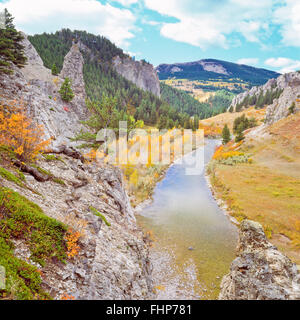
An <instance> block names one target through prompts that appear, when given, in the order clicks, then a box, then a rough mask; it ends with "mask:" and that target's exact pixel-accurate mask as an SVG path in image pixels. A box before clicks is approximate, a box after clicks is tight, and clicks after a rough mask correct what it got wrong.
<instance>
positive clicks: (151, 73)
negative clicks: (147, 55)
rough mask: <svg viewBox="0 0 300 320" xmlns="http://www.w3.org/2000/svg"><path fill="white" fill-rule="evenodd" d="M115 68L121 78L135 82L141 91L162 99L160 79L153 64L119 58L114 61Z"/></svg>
mask: <svg viewBox="0 0 300 320" xmlns="http://www.w3.org/2000/svg"><path fill="white" fill-rule="evenodd" d="M113 67H114V69H115V70H116V71H117V72H118V73H119V74H120V75H121V76H123V77H124V78H126V79H127V80H129V81H131V82H133V83H134V84H135V85H136V86H137V87H139V88H140V89H143V90H145V91H150V92H152V93H153V94H154V95H156V96H157V97H160V83H159V79H158V76H157V73H156V71H155V69H154V68H153V66H152V65H151V64H149V63H146V62H142V61H134V60H132V59H131V58H124V59H121V58H120V57H119V56H117V57H115V58H114V59H113Z"/></svg>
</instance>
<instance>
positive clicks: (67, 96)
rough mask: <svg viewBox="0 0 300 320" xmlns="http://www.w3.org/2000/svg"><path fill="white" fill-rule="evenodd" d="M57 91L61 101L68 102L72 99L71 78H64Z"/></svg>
mask: <svg viewBox="0 0 300 320" xmlns="http://www.w3.org/2000/svg"><path fill="white" fill-rule="evenodd" d="M59 93H60V96H61V98H62V100H63V101H66V102H70V101H72V100H73V98H74V96H75V95H74V93H73V90H72V88H71V80H70V79H69V78H66V79H65V81H64V82H63V84H62V85H61V88H60V89H59Z"/></svg>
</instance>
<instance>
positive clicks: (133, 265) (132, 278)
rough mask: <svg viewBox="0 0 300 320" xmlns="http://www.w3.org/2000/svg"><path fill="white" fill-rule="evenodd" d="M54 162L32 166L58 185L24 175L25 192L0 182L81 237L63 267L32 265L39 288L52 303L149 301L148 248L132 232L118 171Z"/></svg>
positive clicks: (19, 246)
mask: <svg viewBox="0 0 300 320" xmlns="http://www.w3.org/2000/svg"><path fill="white" fill-rule="evenodd" d="M60 157H61V158H60V160H53V161H45V160H39V161H38V163H37V165H38V166H39V167H42V168H43V169H45V170H47V171H50V172H51V173H52V174H53V176H55V178H56V179H55V181H58V179H59V181H61V182H60V183H57V182H55V181H53V180H49V181H46V182H38V181H36V180H35V179H34V178H33V177H32V176H31V175H29V174H25V177H26V181H25V183H26V185H30V190H29V189H27V188H22V187H19V186H17V185H15V184H14V183H12V182H9V181H6V180H5V179H2V178H1V177H0V183H1V185H4V186H6V187H8V188H11V189H14V190H15V191H17V192H18V193H20V194H21V195H23V196H25V197H26V198H27V199H29V200H31V201H33V202H34V203H36V204H38V205H39V206H40V207H41V208H42V209H43V211H44V213H45V214H47V215H48V216H50V217H52V218H55V219H57V220H59V221H62V222H64V223H65V224H67V225H68V226H70V227H72V228H73V229H74V230H75V231H79V232H80V233H81V234H82V237H81V239H80V241H79V245H80V249H79V252H78V255H77V256H76V257H75V258H73V259H68V260H67V263H66V264H63V263H59V262H57V261H56V262H51V261H50V262H49V263H47V265H46V266H45V267H43V266H40V265H37V267H38V268H39V269H40V270H41V271H42V274H43V276H42V279H43V288H44V289H45V290H46V291H47V292H49V293H50V294H51V295H52V297H53V298H54V299H60V297H61V296H62V295H63V294H68V295H71V296H74V297H75V299H76V300H77V299H80V300H86V299H88V300H89V299H96V300H99V299H101V300H102V299H113V300H115V299H121V300H124V299H146V298H149V293H151V292H152V282H151V265H150V262H149V259H148V249H147V246H146V244H145V242H144V238H143V234H142V232H140V231H139V230H138V229H137V227H136V222H135V218H134V216H133V213H132V209H131V206H130V203H129V199H128V196H127V194H126V192H125V191H124V190H125V189H124V185H123V181H122V176H121V173H120V171H119V170H118V169H116V168H113V167H107V166H97V165H96V164H83V163H82V162H81V161H80V160H79V159H74V158H72V157H68V156H65V155H60ZM62 181H63V183H62ZM31 190H35V191H37V192H33V191H31ZM91 207H93V208H95V209H96V210H97V211H98V212H100V213H101V214H102V215H103V216H104V217H105V218H106V220H107V221H108V223H109V224H110V226H108V225H106V224H105V223H104V222H103V221H102V219H101V218H100V217H98V216H96V215H95V214H94V213H93V212H92V210H91ZM15 245H16V250H15V255H16V256H17V257H19V258H21V259H25V260H28V259H29V258H30V255H31V254H30V250H29V248H26V246H25V245H24V243H22V241H17V242H16V243H15Z"/></svg>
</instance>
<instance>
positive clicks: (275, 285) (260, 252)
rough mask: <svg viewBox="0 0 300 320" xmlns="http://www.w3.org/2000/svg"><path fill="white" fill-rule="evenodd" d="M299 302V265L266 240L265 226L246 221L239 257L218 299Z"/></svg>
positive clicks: (240, 240)
mask: <svg viewBox="0 0 300 320" xmlns="http://www.w3.org/2000/svg"><path fill="white" fill-rule="evenodd" d="M294 299H300V274H299V273H298V270H297V266H296V265H295V264H293V263H292V262H291V261H290V259H288V258H287V257H286V256H285V255H284V254H282V253H281V252H280V251H278V250H277V248H276V247H274V246H273V245H272V244H271V243H270V242H269V241H268V240H267V238H266V236H265V233H264V231H263V228H262V226H261V225H260V224H259V223H257V222H253V221H249V220H245V221H243V222H242V224H241V227H240V238H239V243H238V247H237V258H236V259H235V260H234V261H233V263H232V265H231V269H230V273H229V274H228V275H226V276H224V278H223V280H222V283H221V293H220V295H219V300H294Z"/></svg>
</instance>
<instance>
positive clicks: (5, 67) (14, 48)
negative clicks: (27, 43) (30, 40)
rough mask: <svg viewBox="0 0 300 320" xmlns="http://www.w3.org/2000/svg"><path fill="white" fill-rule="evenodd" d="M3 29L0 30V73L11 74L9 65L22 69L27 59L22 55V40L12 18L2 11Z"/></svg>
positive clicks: (5, 11)
mask: <svg viewBox="0 0 300 320" xmlns="http://www.w3.org/2000/svg"><path fill="white" fill-rule="evenodd" d="M4 19H5V21H4V24H5V28H3V29H0V73H7V74H9V73H12V70H11V63H13V64H15V65H16V66H17V67H19V68H22V67H24V65H25V63H26V60H27V58H26V57H25V55H24V46H23V45H22V41H23V40H24V37H23V35H22V34H21V32H18V31H17V30H16V28H15V26H14V24H13V20H14V18H13V17H12V16H11V14H10V13H9V12H8V11H7V9H5V10H4Z"/></svg>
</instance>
